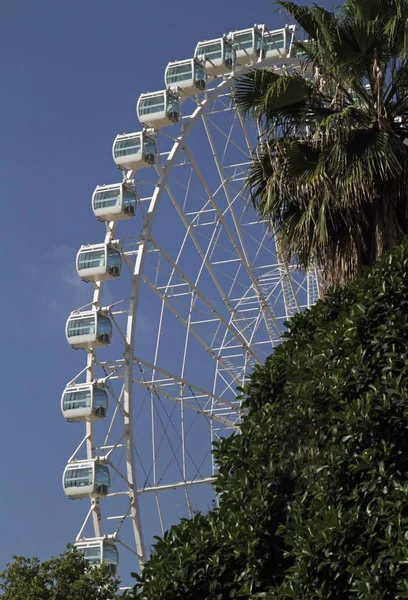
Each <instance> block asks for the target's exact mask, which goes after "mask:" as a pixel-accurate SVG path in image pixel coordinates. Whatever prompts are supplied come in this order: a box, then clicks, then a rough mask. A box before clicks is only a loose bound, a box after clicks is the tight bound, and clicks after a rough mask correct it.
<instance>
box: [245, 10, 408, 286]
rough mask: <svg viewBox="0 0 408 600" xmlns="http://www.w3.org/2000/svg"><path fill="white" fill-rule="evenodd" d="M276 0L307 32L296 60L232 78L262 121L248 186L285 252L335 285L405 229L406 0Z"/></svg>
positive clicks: (407, 119)
mask: <svg viewBox="0 0 408 600" xmlns="http://www.w3.org/2000/svg"><path fill="white" fill-rule="evenodd" d="M277 4H278V5H280V6H281V7H283V8H284V9H285V10H286V11H287V12H288V13H289V14H290V15H291V16H292V17H293V18H294V19H295V20H296V21H297V23H298V24H299V26H300V27H301V29H302V30H303V31H304V32H305V39H306V40H307V41H303V42H297V43H296V47H297V49H298V51H300V52H301V53H302V55H303V56H304V63H303V66H302V68H301V69H300V71H292V72H289V71H288V72H286V73H284V74H282V73H281V74H279V73H277V72H276V71H274V70H272V69H264V70H258V71H252V72H249V73H248V74H247V75H245V76H243V77H242V78H241V79H239V80H238V81H237V82H236V86H235V92H234V93H235V98H236V103H237V106H238V109H241V110H242V111H243V112H244V113H245V114H246V115H250V116H251V115H252V116H254V117H255V118H256V120H257V122H258V125H259V128H260V137H259V143H258V147H257V149H256V152H255V153H254V156H253V159H252V166H251V172H250V176H249V180H248V186H249V191H250V197H251V200H252V202H253V204H254V206H255V207H256V209H257V211H258V213H259V215H260V216H261V217H262V218H266V219H267V220H268V221H269V223H270V224H271V226H272V228H273V230H274V231H277V233H278V234H279V239H280V246H281V251H282V252H283V254H284V256H285V258H286V260H288V261H290V260H292V261H295V262H297V263H298V264H299V265H300V266H302V267H304V268H307V267H308V266H309V265H310V264H311V263H313V264H317V265H318V266H320V268H321V269H322V272H323V275H324V278H325V281H326V283H334V284H342V283H344V282H345V281H347V280H349V279H351V278H353V277H355V275H356V274H358V272H359V271H360V270H361V269H362V268H363V267H364V266H366V265H371V264H372V263H374V262H375V261H376V260H377V259H378V258H379V257H380V256H381V255H382V254H383V253H384V252H386V251H388V250H389V249H391V248H392V247H394V246H395V245H397V244H398V243H399V242H400V241H401V240H402V238H403V237H404V235H405V234H406V233H408V178H407V173H408V145H407V144H408V61H407V57H408V0H346V1H345V2H344V4H343V5H342V6H341V7H340V8H339V9H337V10H336V11H335V12H329V11H326V10H324V9H323V8H321V7H318V6H314V7H312V8H308V7H304V6H297V5H296V4H294V3H293V2H284V1H283V2H278V3H277Z"/></svg>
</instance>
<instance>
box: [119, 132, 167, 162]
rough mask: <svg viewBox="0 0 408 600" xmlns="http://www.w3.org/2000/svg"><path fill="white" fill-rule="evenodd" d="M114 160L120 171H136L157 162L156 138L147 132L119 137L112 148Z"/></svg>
mask: <svg viewBox="0 0 408 600" xmlns="http://www.w3.org/2000/svg"><path fill="white" fill-rule="evenodd" d="M112 154H113V160H114V161H115V164H116V165H117V166H118V167H119V168H120V169H131V170H132V171H135V170H137V169H142V168H143V167H150V166H151V165H154V164H155V162H156V154H157V147H156V141H155V138H154V136H152V135H149V134H148V133H147V132H145V131H139V132H138V133H123V134H120V135H117V136H116V138H115V141H114V142H113V148H112Z"/></svg>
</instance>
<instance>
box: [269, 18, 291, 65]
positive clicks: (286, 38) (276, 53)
mask: <svg viewBox="0 0 408 600" xmlns="http://www.w3.org/2000/svg"><path fill="white" fill-rule="evenodd" d="M294 33H295V28H294V27H292V26H289V27H285V28H284V29H275V30H274V31H267V32H266V33H265V35H264V40H263V54H264V56H265V58H274V57H277V58H278V57H282V58H286V57H287V56H289V54H290V50H291V46H292V42H293V38H294Z"/></svg>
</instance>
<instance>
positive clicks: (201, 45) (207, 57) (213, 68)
mask: <svg viewBox="0 0 408 600" xmlns="http://www.w3.org/2000/svg"><path fill="white" fill-rule="evenodd" d="M194 56H195V58H198V59H199V60H200V61H203V62H204V64H205V68H206V71H207V74H208V75H212V76H215V77H217V76H218V75H224V74H225V73H230V72H231V71H232V69H233V68H234V64H235V52H234V49H233V46H232V42H231V41H229V40H228V39H227V38H226V37H225V36H224V37H222V38H218V39H215V40H208V41H205V42H198V44H197V46H196V49H195V52H194Z"/></svg>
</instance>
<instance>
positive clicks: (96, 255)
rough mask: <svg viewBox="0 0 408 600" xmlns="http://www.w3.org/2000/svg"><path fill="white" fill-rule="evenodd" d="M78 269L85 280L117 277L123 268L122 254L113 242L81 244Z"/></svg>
mask: <svg viewBox="0 0 408 600" xmlns="http://www.w3.org/2000/svg"><path fill="white" fill-rule="evenodd" d="M76 269H77V273H78V275H79V276H80V277H81V279H82V280H83V281H105V280H107V279H115V278H116V277H119V275H120V273H121V270H122V255H121V253H120V250H119V249H118V248H117V247H115V246H114V245H113V244H93V245H87V246H81V247H80V249H79V252H78V254H77V258H76Z"/></svg>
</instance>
